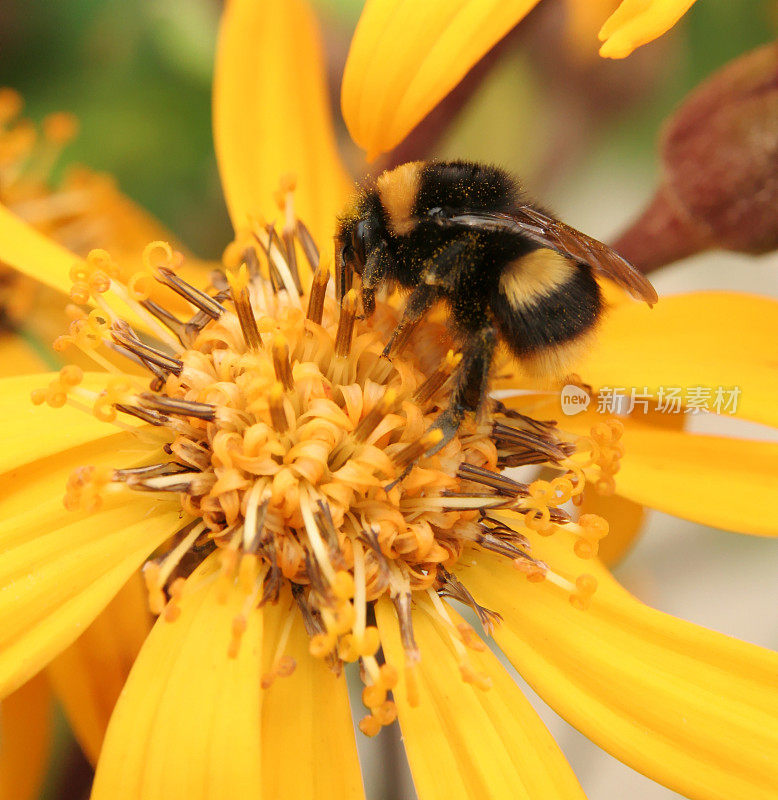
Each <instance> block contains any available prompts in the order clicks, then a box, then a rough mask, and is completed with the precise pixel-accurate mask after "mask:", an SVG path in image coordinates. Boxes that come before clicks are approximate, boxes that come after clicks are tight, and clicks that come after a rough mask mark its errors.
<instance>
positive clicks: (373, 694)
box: [362, 683, 386, 709]
mask: <svg viewBox="0 0 778 800" xmlns="http://www.w3.org/2000/svg"><path fill="white" fill-rule="evenodd" d="M385 700H386V689H385V688H384V687H383V686H381V685H380V684H378V683H374V684H371V685H370V686H365V688H364V689H363V690H362V704H363V705H364V706H365V707H366V708H370V709H373V708H377V707H378V706H380V705H381V703H383V702H384V701H385Z"/></svg>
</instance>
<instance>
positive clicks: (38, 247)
mask: <svg viewBox="0 0 778 800" xmlns="http://www.w3.org/2000/svg"><path fill="white" fill-rule="evenodd" d="M80 260H81V259H80V258H79V257H78V256H77V255H75V254H73V253H71V252H70V251H69V250H66V249H65V248H64V247H62V246H61V245H58V244H56V243H55V242H54V241H52V240H51V239H49V238H48V237H47V236H45V235H44V234H42V233H38V231H36V230H35V228H33V227H32V226H31V225H28V224H27V223H26V222H24V221H23V220H21V219H20V218H19V217H17V216H16V215H15V214H12V213H11V212H10V211H9V210H8V209H7V208H5V206H2V205H0V262H2V263H4V264H8V265H9V266H11V267H13V268H14V269H17V270H19V272H21V273H23V274H25V275H27V276H29V277H30V278H34V279H35V280H36V281H39V282H40V283H44V284H46V286H50V287H51V288H52V289H58V290H59V291H60V292H64V293H65V294H68V292H70V287H71V286H72V283H73V282H72V281H71V280H70V277H69V272H70V268H71V267H72V266H73V265H74V264H75V263H77V262H79V261H80Z"/></svg>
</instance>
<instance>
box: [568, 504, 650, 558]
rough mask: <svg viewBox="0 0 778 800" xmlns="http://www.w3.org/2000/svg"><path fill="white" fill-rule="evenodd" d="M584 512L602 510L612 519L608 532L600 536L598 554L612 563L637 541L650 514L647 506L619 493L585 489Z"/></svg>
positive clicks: (589, 512) (603, 515)
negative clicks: (602, 492)
mask: <svg viewBox="0 0 778 800" xmlns="http://www.w3.org/2000/svg"><path fill="white" fill-rule="evenodd" d="M580 511H581V514H598V515H599V516H601V517H603V518H604V519H606V520H607V521H608V526H609V531H608V535H607V536H606V537H605V538H604V539H601V540H600V543H599V550H598V551H597V555H598V556H599V558H600V560H601V561H602V562H603V563H604V564H607V565H608V566H610V565H612V564H618V563H619V561H621V559H622V558H624V556H625V555H626V554H627V553H628V552H629V550H630V548H631V547H632V545H633V544H635V542H636V541H637V538H638V536H639V535H640V531H641V529H642V528H643V523H644V522H645V518H646V509H645V506H642V505H641V504H640V503H635V502H633V501H632V500H627V498H626V497H621V496H620V495H618V494H614V495H611V496H606V495H601V494H597V492H594V491H591V492H585V493H584V501H583V503H582V505H581V508H580Z"/></svg>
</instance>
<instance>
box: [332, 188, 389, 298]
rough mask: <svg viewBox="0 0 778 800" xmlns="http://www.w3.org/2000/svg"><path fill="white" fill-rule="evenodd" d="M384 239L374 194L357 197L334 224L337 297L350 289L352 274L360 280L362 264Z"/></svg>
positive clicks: (372, 192)
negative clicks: (335, 227)
mask: <svg viewBox="0 0 778 800" xmlns="http://www.w3.org/2000/svg"><path fill="white" fill-rule="evenodd" d="M384 237H385V233H384V225H383V220H382V216H381V207H380V204H379V203H378V198H377V196H376V193H375V192H374V191H367V192H364V193H361V194H359V195H358V196H357V197H356V198H355V199H354V200H353V201H352V204H351V206H349V207H348V208H347V209H346V211H345V212H344V213H343V215H342V216H341V217H340V218H339V220H338V227H337V230H336V233H335V269H336V275H337V276H338V278H340V280H339V281H338V283H337V285H338V293H339V296H340V297H342V296H343V294H345V292H346V291H348V289H349V288H350V286H351V278H352V275H353V274H354V273H356V274H357V275H359V276H360V277H362V275H363V273H364V271H365V264H366V263H367V262H368V260H369V258H370V254H371V253H372V252H373V250H374V249H375V247H376V245H377V244H378V243H379V242H380V241H381V240H382V239H383V238H384Z"/></svg>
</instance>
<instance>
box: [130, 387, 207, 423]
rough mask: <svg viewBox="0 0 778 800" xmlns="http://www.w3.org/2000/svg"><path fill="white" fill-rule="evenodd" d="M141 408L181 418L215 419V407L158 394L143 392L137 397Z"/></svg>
mask: <svg viewBox="0 0 778 800" xmlns="http://www.w3.org/2000/svg"><path fill="white" fill-rule="evenodd" d="M138 399H139V400H140V403H141V406H142V407H143V408H146V409H151V410H152V411H160V412H161V413H163V414H174V415H179V416H182V417H195V418H197V419H204V420H207V421H209V422H213V420H214V419H216V406H214V405H211V404H210V403H198V402H195V401H194V400H182V399H179V398H175V397H165V396H163V395H159V394H151V393H150V392H144V393H143V394H141V395H139V397H138Z"/></svg>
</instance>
